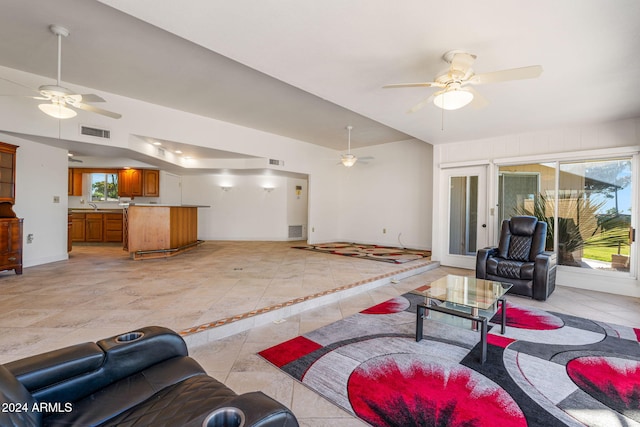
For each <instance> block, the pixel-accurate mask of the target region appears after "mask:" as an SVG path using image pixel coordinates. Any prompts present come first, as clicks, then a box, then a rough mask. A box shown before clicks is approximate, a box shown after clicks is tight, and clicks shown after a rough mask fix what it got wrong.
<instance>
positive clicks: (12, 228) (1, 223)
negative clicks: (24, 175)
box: [0, 142, 22, 274]
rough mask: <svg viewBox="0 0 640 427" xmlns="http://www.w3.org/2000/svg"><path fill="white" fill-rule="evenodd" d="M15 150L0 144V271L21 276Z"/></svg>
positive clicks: (19, 222) (2, 143)
mask: <svg viewBox="0 0 640 427" xmlns="http://www.w3.org/2000/svg"><path fill="white" fill-rule="evenodd" d="M17 149H18V147H17V146H15V145H11V144H6V143H4V142H0V271H4V270H15V273H16V274H22V218H16V214H15V213H14V212H13V205H14V203H15V200H16V198H15V194H16V150H17Z"/></svg>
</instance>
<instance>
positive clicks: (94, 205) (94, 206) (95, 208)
mask: <svg viewBox="0 0 640 427" xmlns="http://www.w3.org/2000/svg"><path fill="white" fill-rule="evenodd" d="M89 206H91V207H92V208H93V210H94V211H97V210H98V205H96V204H95V203H89Z"/></svg>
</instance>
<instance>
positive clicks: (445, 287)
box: [411, 274, 513, 363]
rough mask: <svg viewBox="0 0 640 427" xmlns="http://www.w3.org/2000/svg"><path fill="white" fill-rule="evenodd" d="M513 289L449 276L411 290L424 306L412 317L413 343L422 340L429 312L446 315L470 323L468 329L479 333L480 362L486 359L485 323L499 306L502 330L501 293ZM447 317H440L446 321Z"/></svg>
mask: <svg viewBox="0 0 640 427" xmlns="http://www.w3.org/2000/svg"><path fill="white" fill-rule="evenodd" d="M511 286H513V285H512V284H510V283H501V282H494V281H491V280H484V279H476V278H475V277H464V276H456V275H453V274H449V275H447V276H445V277H442V278H440V279H438V280H436V281H434V282H432V283H430V284H428V285H425V286H423V287H421V288H418V289H416V290H414V291H411V293H413V294H418V295H422V296H424V297H425V302H424V304H418V311H417V317H416V341H421V340H422V335H423V334H422V332H423V326H424V319H425V318H430V317H431V316H430V311H436V312H439V313H444V314H448V315H450V316H454V317H456V318H460V319H466V320H470V321H471V327H472V329H473V330H475V331H479V332H480V343H481V346H482V355H481V362H482V363H484V362H485V361H486V360H487V322H488V319H491V317H493V316H494V315H495V314H496V312H497V311H498V309H499V308H500V307H502V316H501V320H500V322H501V330H500V333H501V334H504V332H505V327H506V312H507V310H506V298H505V294H506V293H507V291H508V290H509V289H510V288H511ZM446 318H449V316H443V317H442V319H441V320H442V321H444V322H446V323H450V322H447V321H446Z"/></svg>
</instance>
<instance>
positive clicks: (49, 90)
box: [3, 24, 122, 119]
mask: <svg viewBox="0 0 640 427" xmlns="http://www.w3.org/2000/svg"><path fill="white" fill-rule="evenodd" d="M49 30H50V31H51V32H52V33H53V34H55V35H56V36H57V37H58V74H57V82H56V84H55V85H42V86H40V87H39V88H38V92H39V93H40V96H34V97H32V98H33V99H38V100H43V101H49V102H48V103H43V104H40V105H38V108H39V109H40V110H42V111H43V112H44V113H46V114H48V115H50V116H52V117H55V118H57V119H70V118H72V117H75V116H76V115H77V113H76V111H75V110H73V109H71V108H69V107H73V108H77V109H79V110H84V111H89V112H91V113H97V114H102V115H103V116H107V117H111V118H113V119H119V118H120V117H122V115H121V114H118V113H114V112H112V111H107V110H103V109H102V108H98V107H94V106H93V105H89V104H87V102H105V100H104V99H103V98H101V97H100V96H98V95H94V94H84V95H81V94H78V93H74V92H73V91H72V90H70V89H67V88H65V87H62V86H60V70H61V66H62V64H61V62H62V61H61V59H62V37H67V36H68V35H69V30H67V29H66V28H64V27H62V26H60V25H55V24H54V25H50V26H49ZM3 80H6V79H3ZM12 83H15V84H18V85H20V86H24V85H22V84H20V83H16V82H12ZM29 89H31V88H29Z"/></svg>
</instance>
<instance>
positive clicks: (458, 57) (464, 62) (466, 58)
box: [451, 52, 476, 74]
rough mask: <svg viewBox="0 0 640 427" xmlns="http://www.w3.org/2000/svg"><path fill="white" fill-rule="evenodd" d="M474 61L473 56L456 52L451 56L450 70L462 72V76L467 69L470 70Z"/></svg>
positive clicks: (474, 57)
mask: <svg viewBox="0 0 640 427" xmlns="http://www.w3.org/2000/svg"><path fill="white" fill-rule="evenodd" d="M475 60H476V56H475V55H471V54H470V53H466V52H458V53H456V54H454V55H453V59H452V60H451V69H452V70H459V71H462V73H463V74H464V73H466V72H467V70H468V69H469V68H471V65H473V62H474V61H475Z"/></svg>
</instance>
